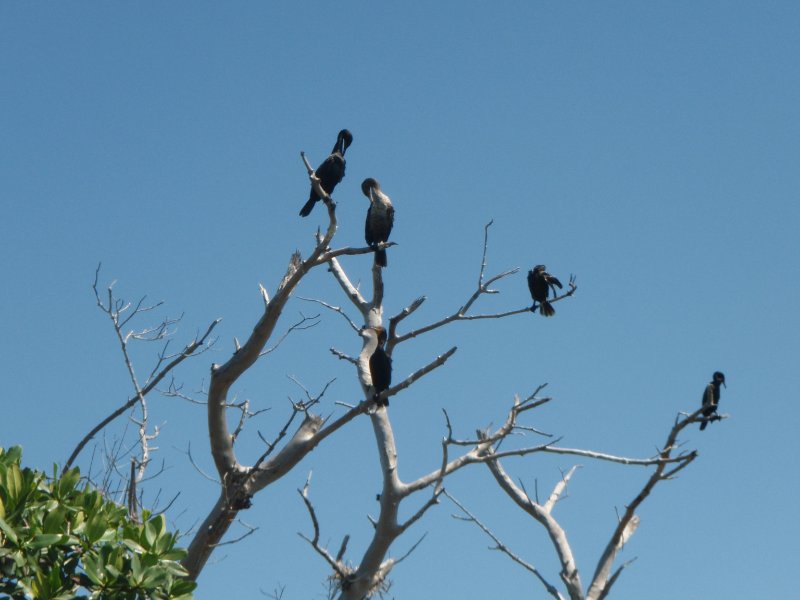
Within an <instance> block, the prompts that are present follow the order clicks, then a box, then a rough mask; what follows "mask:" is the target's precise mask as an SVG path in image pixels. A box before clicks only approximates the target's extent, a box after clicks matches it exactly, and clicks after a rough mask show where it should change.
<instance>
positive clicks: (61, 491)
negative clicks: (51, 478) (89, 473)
mask: <svg viewBox="0 0 800 600" xmlns="http://www.w3.org/2000/svg"><path fill="white" fill-rule="evenodd" d="M80 480H81V472H80V471H79V470H78V469H70V470H69V471H67V472H66V473H64V474H63V475H62V476H61V479H59V480H58V484H57V493H58V496H59V497H60V498H63V497H65V496H67V495H69V494H71V493H72V492H73V491H74V490H75V487H76V486H77V485H78V482H79V481H80Z"/></svg>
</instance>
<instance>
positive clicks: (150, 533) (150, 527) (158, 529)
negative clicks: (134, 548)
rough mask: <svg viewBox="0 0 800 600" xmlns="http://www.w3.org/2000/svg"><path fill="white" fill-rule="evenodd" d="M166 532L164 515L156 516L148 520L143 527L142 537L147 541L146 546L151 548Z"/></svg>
mask: <svg viewBox="0 0 800 600" xmlns="http://www.w3.org/2000/svg"><path fill="white" fill-rule="evenodd" d="M165 530H166V519H165V518H164V515H163V514H162V515H158V516H156V517H153V518H152V519H150V520H149V521H148V522H147V523H146V524H145V526H144V537H145V539H146V540H147V546H148V547H149V548H152V547H153V545H154V544H155V543H156V540H157V539H158V538H159V537H161V535H162V534H163V533H164V531H165Z"/></svg>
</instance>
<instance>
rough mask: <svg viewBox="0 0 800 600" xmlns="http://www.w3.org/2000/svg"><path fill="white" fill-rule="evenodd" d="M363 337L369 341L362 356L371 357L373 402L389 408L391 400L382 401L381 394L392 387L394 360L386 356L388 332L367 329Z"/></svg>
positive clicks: (363, 331) (364, 330) (375, 328)
mask: <svg viewBox="0 0 800 600" xmlns="http://www.w3.org/2000/svg"><path fill="white" fill-rule="evenodd" d="M361 336H362V337H364V338H366V339H367V343H366V344H365V345H364V349H363V350H362V351H361V352H362V354H366V355H368V356H369V374H370V377H371V379H372V389H373V396H372V398H373V400H375V402H376V403H377V404H378V406H389V400H388V399H383V400H380V399H379V396H380V394H381V392H383V391H384V390H387V389H389V386H390V385H392V359H391V358H389V355H388V354H386V351H385V350H384V349H383V345H384V344H385V343H386V330H385V329H384V328H383V327H374V328H373V327H365V328H364V329H362V330H361Z"/></svg>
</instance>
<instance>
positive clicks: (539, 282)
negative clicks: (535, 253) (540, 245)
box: [528, 265, 563, 317]
mask: <svg viewBox="0 0 800 600" xmlns="http://www.w3.org/2000/svg"><path fill="white" fill-rule="evenodd" d="M546 268H547V267H545V266H544V265H536V266H535V267H533V270H532V271H528V289H529V290H530V291H531V298H533V306H531V312H536V303H537V302H539V303H540V304H541V306H540V307H539V314H540V315H542V316H543V317H552V316H553V315H554V314H556V309H555V308H553V305H552V304H550V303H549V302H548V301H547V296H548V295H549V293H550V290H551V289H552V290H553V296H556V295H557V292H556V287H558V288H559V289H561V288H562V287H563V286H562V285H561V282H560V281H559V280H558V279H556V278H555V277H553V276H552V275H550V273H548V272H547V271H546V270H545V269H546Z"/></svg>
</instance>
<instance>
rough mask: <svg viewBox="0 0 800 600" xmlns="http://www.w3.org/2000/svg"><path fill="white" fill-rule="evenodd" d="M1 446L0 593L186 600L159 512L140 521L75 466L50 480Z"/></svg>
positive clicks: (59, 598)
mask: <svg viewBox="0 0 800 600" xmlns="http://www.w3.org/2000/svg"><path fill="white" fill-rule="evenodd" d="M21 458H22V451H21V449H20V448H19V447H14V448H10V449H8V450H3V449H2V448H0V598H12V599H13V600H24V599H27V598H36V599H38V600H68V599H72V598H83V599H92V600H102V599H110V598H115V599H125V600H128V599H130V600H140V599H142V600H143V599H145V598H153V599H157V600H161V599H164V600H166V599H173V600H187V599H190V598H192V590H193V589H194V587H195V583H194V582H192V581H189V580H187V579H184V578H183V577H184V576H185V575H186V571H185V570H184V569H183V567H181V566H180V564H179V563H178V562H176V561H178V560H180V559H182V558H183V557H184V556H185V555H186V551H185V550H183V549H181V548H177V547H176V546H175V544H176V541H177V535H176V534H174V533H169V532H168V531H167V528H166V522H165V519H164V516H163V515H157V516H154V517H153V516H151V515H150V514H149V513H147V512H146V511H145V513H144V514H143V516H142V519H143V523H142V524H138V523H135V522H133V521H131V520H130V519H129V518H128V511H127V510H126V509H125V508H123V507H121V506H118V505H117V504H115V503H114V502H111V501H109V500H107V499H105V498H104V497H103V495H102V494H101V493H100V492H98V491H97V490H94V489H92V488H91V487H90V486H89V485H88V484H86V485H84V486H79V484H80V472H79V471H78V469H72V470H71V471H67V472H66V473H64V474H63V475H61V476H60V477H58V475H57V471H56V470H55V468H54V471H53V477H52V478H48V477H46V476H45V474H44V473H41V472H38V471H33V470H31V469H22V468H20V461H21Z"/></svg>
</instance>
